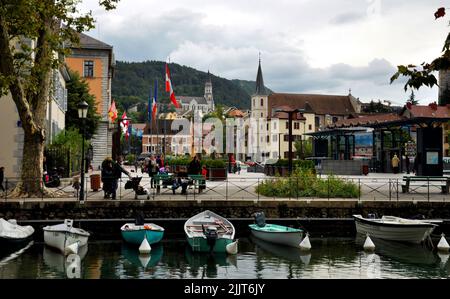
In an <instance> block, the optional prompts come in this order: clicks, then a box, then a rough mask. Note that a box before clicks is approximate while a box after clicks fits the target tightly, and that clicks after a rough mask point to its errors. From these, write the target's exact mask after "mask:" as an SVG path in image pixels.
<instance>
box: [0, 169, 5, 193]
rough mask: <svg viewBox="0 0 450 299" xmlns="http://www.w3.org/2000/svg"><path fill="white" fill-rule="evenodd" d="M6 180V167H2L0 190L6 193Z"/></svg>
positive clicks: (0, 171)
mask: <svg viewBox="0 0 450 299" xmlns="http://www.w3.org/2000/svg"><path fill="white" fill-rule="evenodd" d="M4 178H5V167H3V166H2V167H0V190H2V191H3V192H5V188H4V187H3V179H4Z"/></svg>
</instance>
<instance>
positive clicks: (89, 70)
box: [84, 60, 94, 77]
mask: <svg viewBox="0 0 450 299" xmlns="http://www.w3.org/2000/svg"><path fill="white" fill-rule="evenodd" d="M84 76H85V77H94V62H93V61H92V60H85V61H84Z"/></svg>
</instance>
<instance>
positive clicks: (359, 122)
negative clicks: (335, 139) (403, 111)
mask: <svg viewBox="0 0 450 299" xmlns="http://www.w3.org/2000/svg"><path fill="white" fill-rule="evenodd" d="M402 118H403V117H401V116H400V115H398V114H395V113H386V114H373V115H364V116H360V117H357V118H349V119H341V120H338V121H337V122H336V123H335V124H332V125H330V126H329V127H336V128H341V127H359V126H364V125H368V124H379V123H384V122H391V121H397V120H401V119H402Z"/></svg>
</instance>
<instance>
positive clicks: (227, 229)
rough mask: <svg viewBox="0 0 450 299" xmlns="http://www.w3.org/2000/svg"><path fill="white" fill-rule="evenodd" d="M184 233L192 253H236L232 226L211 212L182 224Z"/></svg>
mask: <svg viewBox="0 0 450 299" xmlns="http://www.w3.org/2000/svg"><path fill="white" fill-rule="evenodd" d="M184 232H185V234H186V238H187V240H188V243H189V245H190V246H191V248H192V251H194V252H218V253H229V254H236V253H237V241H236V242H234V234H235V229H234V226H233V224H232V223H231V222H230V221H228V220H227V219H225V218H223V217H222V216H219V215H217V214H215V213H213V212H211V211H208V210H206V211H204V212H201V213H199V214H197V215H195V216H193V217H191V218H189V219H188V220H187V221H186V222H185V224H184Z"/></svg>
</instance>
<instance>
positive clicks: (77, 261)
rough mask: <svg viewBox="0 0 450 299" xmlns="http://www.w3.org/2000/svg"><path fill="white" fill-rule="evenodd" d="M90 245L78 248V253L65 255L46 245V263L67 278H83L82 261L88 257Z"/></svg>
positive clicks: (44, 253) (44, 254)
mask: <svg viewBox="0 0 450 299" xmlns="http://www.w3.org/2000/svg"><path fill="white" fill-rule="evenodd" d="M87 252H88V245H85V246H82V247H80V248H79V249H78V254H70V255H68V256H64V255H63V254H62V253H61V252H59V251H56V250H54V249H52V248H50V247H48V246H44V251H43V257H44V264H45V265H46V266H48V267H49V268H51V269H53V270H54V271H56V272H57V273H59V274H61V275H64V274H65V275H66V277H67V278H81V261H82V260H83V259H84V258H85V257H86V254H87Z"/></svg>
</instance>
